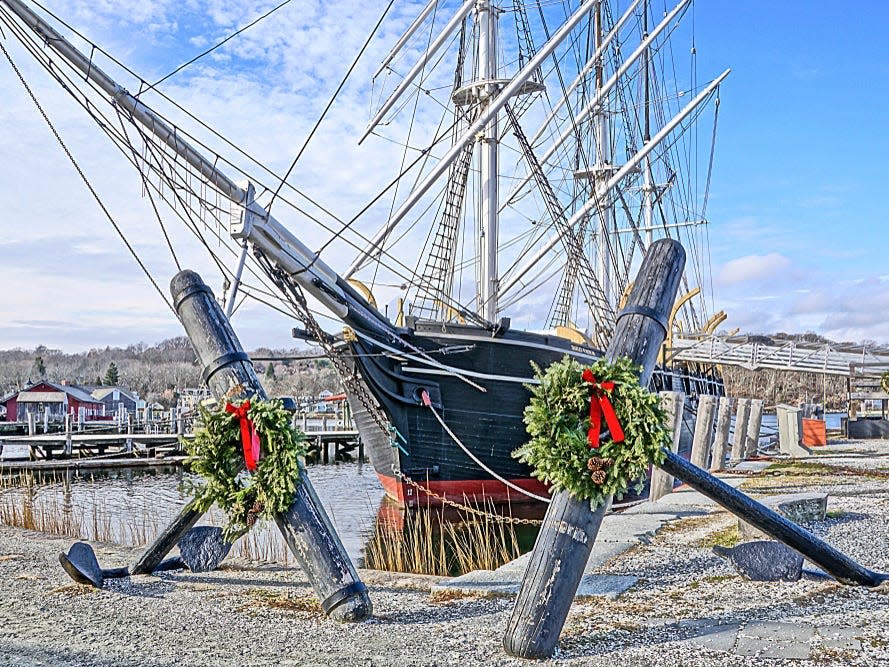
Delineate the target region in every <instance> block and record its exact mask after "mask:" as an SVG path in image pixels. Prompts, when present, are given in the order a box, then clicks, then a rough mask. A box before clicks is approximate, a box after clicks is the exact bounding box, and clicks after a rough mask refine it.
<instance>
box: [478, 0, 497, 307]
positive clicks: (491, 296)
mask: <svg viewBox="0 0 889 667" xmlns="http://www.w3.org/2000/svg"><path fill="white" fill-rule="evenodd" d="M475 12H476V20H477V25H478V63H477V65H476V72H477V80H478V81H477V83H478V86H479V87H478V90H479V107H480V109H479V110H480V111H481V110H483V109H484V108H485V107H487V106H488V105H489V103H490V100H491V99H492V98H493V97H494V95H495V94H496V92H497V84H496V82H495V80H496V77H497V17H496V16H495V15H494V12H495V9H494V8H493V6H492V5H491V2H490V0H478V2H477V3H476V7H475ZM479 141H480V142H481V144H482V145H481V147H480V148H481V151H480V159H479V207H480V208H479V218H478V220H479V241H480V244H479V258H480V267H479V269H480V270H479V273H480V275H479V289H478V296H479V314H480V315H481V316H482V317H484V318H485V319H486V320H488V321H489V322H493V321H494V320H495V319H496V316H497V284H498V274H497V271H498V268H497V245H498V244H497V241H498V232H499V230H498V228H497V207H498V206H497V202H498V189H497V158H498V152H499V145H498V142H499V137H498V135H497V114H496V113H495V114H494V115H493V116H491V118H490V120H489V121H488V122H487V123H486V124H485V127H484V129H483V131H482V132H481V134H480V139H479Z"/></svg>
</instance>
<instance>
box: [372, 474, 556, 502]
mask: <svg viewBox="0 0 889 667" xmlns="http://www.w3.org/2000/svg"><path fill="white" fill-rule="evenodd" d="M377 476H378V477H379V478H380V482H382V484H383V489H384V490H385V491H386V495H387V496H389V497H390V498H392V499H393V500H394V501H395V502H397V503H399V504H401V505H407V506H408V507H415V506H417V505H423V506H426V505H431V506H439V505H441V504H442V502H441V501H440V500H439V499H438V498H436V497H434V496H430V495H428V494H426V493H425V492H424V491H421V490H420V489H417V488H415V487H413V486H411V485H410V484H408V483H406V482H402V481H401V480H399V479H397V478H395V477H389V476H385V475H379V474H378V475H377ZM509 481H510V482H512V483H513V484H515V485H516V486H518V487H521V488H523V489H525V490H526V491H530V492H531V493H534V494H536V495H538V496H549V492H548V491H547V488H546V486H544V484H543V482H541V481H540V480H536V479H532V478H529V477H525V478H521V479H511V480H509ZM420 485H421V486H423V487H424V488H426V489H429V491H431V492H432V493H436V494H438V495H440V496H444V497H445V498H447V499H448V500H451V501H453V502H457V503H462V502H466V501H470V502H476V503H478V502H494V503H505V502H510V503H526V502H535V503H536V502H539V501H537V500H534V498H529V497H528V496H526V495H524V494H522V493H519V492H518V491H516V490H515V489H510V488H509V487H508V486H506V485H505V484H503V483H502V482H498V481H496V480H491V479H461V480H451V481H440V480H428V481H423V482H420Z"/></svg>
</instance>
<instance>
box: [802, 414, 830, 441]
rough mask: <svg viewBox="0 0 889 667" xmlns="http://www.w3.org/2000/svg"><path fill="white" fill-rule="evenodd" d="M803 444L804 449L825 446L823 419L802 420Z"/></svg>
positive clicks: (825, 434) (825, 428)
mask: <svg viewBox="0 0 889 667" xmlns="http://www.w3.org/2000/svg"><path fill="white" fill-rule="evenodd" d="M803 444H804V445H805V446H806V447H818V446H821V445H826V444H827V425H826V424H825V422H824V420H823V419H803Z"/></svg>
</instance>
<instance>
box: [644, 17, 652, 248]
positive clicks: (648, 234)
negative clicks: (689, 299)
mask: <svg viewBox="0 0 889 667" xmlns="http://www.w3.org/2000/svg"><path fill="white" fill-rule="evenodd" d="M646 37H648V0H646V1H645V4H644V5H643V7H642V39H645V38H646ZM642 66H643V68H644V71H643V72H642V88H643V102H642V108H643V114H644V118H643V132H644V134H643V136H642V143H643V144H644V143H647V142H648V141H650V140H651V79H650V77H651V51H650V49H649V48H646V49H645V55H644V56H643V57H642ZM654 189H655V188H654V178H653V177H652V174H651V157H650V156H648V157H646V158H645V167H644V173H643V181H642V206H643V208H642V211H643V224H644V226H645V230H646V231H645V245H646V247H650V246H651V244H652V242H653V241H654V228H653V227H652V225H651V222H652V220H651V218H652V216H651V214H652V210H653V208H654V197H653V195H654Z"/></svg>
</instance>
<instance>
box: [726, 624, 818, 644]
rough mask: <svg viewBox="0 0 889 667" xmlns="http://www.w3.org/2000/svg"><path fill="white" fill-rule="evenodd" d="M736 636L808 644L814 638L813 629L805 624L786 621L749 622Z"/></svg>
mask: <svg viewBox="0 0 889 667" xmlns="http://www.w3.org/2000/svg"><path fill="white" fill-rule="evenodd" d="M738 636H740V637H750V638H753V639H772V640H775V641H797V642H806V643H808V642H810V641H811V640H812V637H814V636H815V627H814V626H812V625H809V624H807V623H790V622H787V621H750V622H749V623H747V624H746V625H745V626H744V627H743V628H741V629H740V630H739V632H738Z"/></svg>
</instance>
